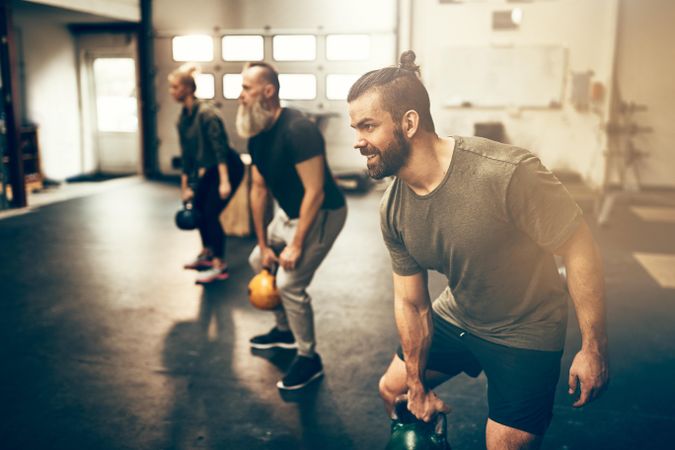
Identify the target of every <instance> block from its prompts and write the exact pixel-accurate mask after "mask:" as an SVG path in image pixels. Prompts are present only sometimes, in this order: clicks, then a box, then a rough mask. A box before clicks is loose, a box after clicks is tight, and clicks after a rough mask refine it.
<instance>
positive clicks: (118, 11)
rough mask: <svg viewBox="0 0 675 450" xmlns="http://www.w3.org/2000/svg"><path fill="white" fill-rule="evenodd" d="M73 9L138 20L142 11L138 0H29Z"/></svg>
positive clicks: (115, 17) (113, 17)
mask: <svg viewBox="0 0 675 450" xmlns="http://www.w3.org/2000/svg"><path fill="white" fill-rule="evenodd" d="M27 1H29V2H31V3H38V4H42V5H49V6H55V7H58V8H65V9H69V10H72V11H79V12H84V13H88V14H95V15H99V16H103V17H109V18H111V19H119V20H128V21H132V22H138V21H139V20H141V12H140V8H139V1H138V0H27Z"/></svg>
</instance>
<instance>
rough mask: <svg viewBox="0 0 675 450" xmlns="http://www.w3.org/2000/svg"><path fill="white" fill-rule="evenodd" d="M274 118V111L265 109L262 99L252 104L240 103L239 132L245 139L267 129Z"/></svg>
mask: <svg viewBox="0 0 675 450" xmlns="http://www.w3.org/2000/svg"><path fill="white" fill-rule="evenodd" d="M273 119H274V112H273V111H270V110H267V109H265V107H264V106H263V104H262V99H261V98H258V99H256V101H255V102H253V104H252V105H250V106H245V105H242V104H240V105H239V109H237V121H236V126H237V133H239V136H241V137H242V138H244V139H248V138H250V137H253V136H255V135H256V134H258V133H260V132H261V131H263V130H265V129H267V128H268V127H269V126H270V125H271V124H272V120H273Z"/></svg>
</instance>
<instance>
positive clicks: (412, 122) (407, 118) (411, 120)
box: [401, 109, 420, 139]
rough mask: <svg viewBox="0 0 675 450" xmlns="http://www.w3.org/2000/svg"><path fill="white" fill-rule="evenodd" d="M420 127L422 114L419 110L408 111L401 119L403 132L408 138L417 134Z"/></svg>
mask: <svg viewBox="0 0 675 450" xmlns="http://www.w3.org/2000/svg"><path fill="white" fill-rule="evenodd" d="M419 127H420V115H419V114H417V111H415V110H414V109H411V110H409V111H406V112H405V113H404V114H403V118H402V119H401V129H402V130H403V134H404V135H405V136H406V137H407V138H408V139H412V138H413V137H414V136H415V135H416V134H417V131H418V130H419Z"/></svg>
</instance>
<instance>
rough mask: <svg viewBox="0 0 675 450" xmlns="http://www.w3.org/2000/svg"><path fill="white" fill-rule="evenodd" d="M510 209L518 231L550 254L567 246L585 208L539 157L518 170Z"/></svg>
mask: <svg viewBox="0 0 675 450" xmlns="http://www.w3.org/2000/svg"><path fill="white" fill-rule="evenodd" d="M507 209H508V212H509V215H510V217H511V219H512V220H513V222H514V224H515V225H516V227H517V228H518V229H520V230H521V231H522V232H524V233H525V234H527V235H528V236H529V237H530V238H531V239H532V240H533V241H534V242H536V243H537V244H538V245H539V246H540V247H542V248H544V249H546V250H548V251H554V250H555V249H557V248H558V247H560V246H561V245H562V244H563V243H564V242H566V241H567V240H568V239H569V238H570V236H572V234H573V233H574V232H575V230H576V229H577V228H578V226H579V224H580V223H581V222H582V221H583V213H582V211H581V208H579V206H578V205H577V203H576V202H575V201H574V199H573V198H572V196H571V195H570V194H569V192H568V191H567V189H565V187H564V186H563V185H562V184H561V183H560V181H559V180H558V179H557V178H556V177H555V175H554V174H553V173H552V172H551V171H549V170H548V169H547V168H546V167H544V166H543V165H542V164H541V162H540V161H539V160H538V159H537V158H535V157H531V158H529V159H528V160H525V161H523V162H521V163H520V164H519V166H518V167H517V168H516V171H515V172H514V174H513V176H512V179H511V181H510V184H509V187H508V191H507Z"/></svg>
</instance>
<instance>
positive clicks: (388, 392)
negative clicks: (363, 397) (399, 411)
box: [378, 373, 405, 405]
mask: <svg viewBox="0 0 675 450" xmlns="http://www.w3.org/2000/svg"><path fill="white" fill-rule="evenodd" d="M378 387H379V391H380V398H382V400H384V401H385V403H388V404H390V405H393V404H394V401H395V400H396V397H398V396H399V395H403V394H405V389H401V386H397V385H396V384H395V383H393V382H392V380H391V377H388V376H387V374H386V373H385V374H384V375H382V377H381V378H380V383H379V386H378Z"/></svg>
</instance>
